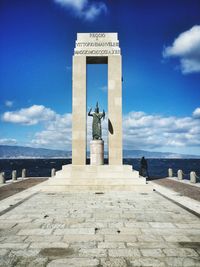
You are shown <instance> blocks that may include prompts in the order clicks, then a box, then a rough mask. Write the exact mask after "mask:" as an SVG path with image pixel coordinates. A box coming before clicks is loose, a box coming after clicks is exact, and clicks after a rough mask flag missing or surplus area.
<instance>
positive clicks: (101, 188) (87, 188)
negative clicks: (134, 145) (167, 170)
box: [42, 184, 153, 193]
mask: <svg viewBox="0 0 200 267" xmlns="http://www.w3.org/2000/svg"><path fill="white" fill-rule="evenodd" d="M152 190H153V187H152V186H150V185H147V184H146V185H70V186H68V185H52V186H50V185H47V186H43V188H42V191H45V192H81V191H83V192H91V191H92V192H96V193H98V192H99V193H101V192H102V193H103V192H110V191H120V192H121V191H132V192H142V193H145V192H151V191H152Z"/></svg>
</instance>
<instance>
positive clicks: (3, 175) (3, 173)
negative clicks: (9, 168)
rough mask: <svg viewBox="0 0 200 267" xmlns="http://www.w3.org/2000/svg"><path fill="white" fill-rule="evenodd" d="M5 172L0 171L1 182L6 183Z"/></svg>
mask: <svg viewBox="0 0 200 267" xmlns="http://www.w3.org/2000/svg"><path fill="white" fill-rule="evenodd" d="M5 182H6V180H5V172H1V173H0V184H5Z"/></svg>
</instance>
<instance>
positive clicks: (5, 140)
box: [0, 138, 17, 145]
mask: <svg viewBox="0 0 200 267" xmlns="http://www.w3.org/2000/svg"><path fill="white" fill-rule="evenodd" d="M16 144H17V140H16V139H14V138H1V139H0V145H16Z"/></svg>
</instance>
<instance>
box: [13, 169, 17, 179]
mask: <svg viewBox="0 0 200 267" xmlns="http://www.w3.org/2000/svg"><path fill="white" fill-rule="evenodd" d="M12 180H13V181H16V180H17V171H16V170H14V171H12Z"/></svg>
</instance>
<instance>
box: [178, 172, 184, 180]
mask: <svg viewBox="0 0 200 267" xmlns="http://www.w3.org/2000/svg"><path fill="white" fill-rule="evenodd" d="M177 176H178V180H183V171H182V170H178V172H177Z"/></svg>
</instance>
